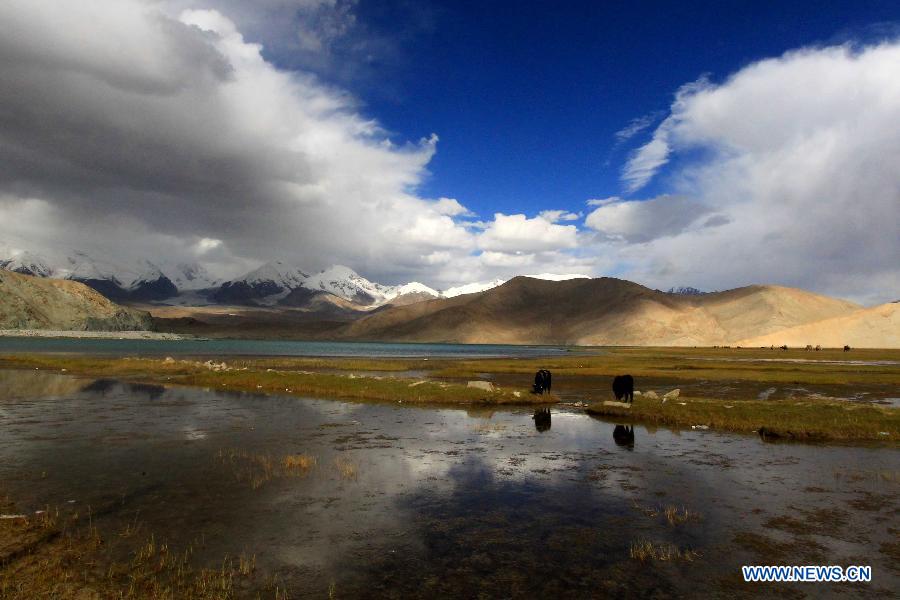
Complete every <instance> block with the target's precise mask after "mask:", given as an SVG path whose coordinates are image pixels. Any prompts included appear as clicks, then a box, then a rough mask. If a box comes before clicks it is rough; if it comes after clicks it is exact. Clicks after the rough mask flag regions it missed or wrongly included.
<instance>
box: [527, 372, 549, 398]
mask: <svg viewBox="0 0 900 600" xmlns="http://www.w3.org/2000/svg"><path fill="white" fill-rule="evenodd" d="M544 392H547V393H548V394H549V393H550V371H548V370H547V369H541V370H540V371H538V372H537V373H535V374H534V387H533V388H532V389H531V393H532V394H541V395H543V394H544Z"/></svg>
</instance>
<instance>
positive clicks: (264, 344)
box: [0, 337, 568, 358]
mask: <svg viewBox="0 0 900 600" xmlns="http://www.w3.org/2000/svg"><path fill="white" fill-rule="evenodd" d="M4 352H5V353H11V352H77V353H79V354H110V355H117V356H121V355H132V356H133V355H141V356H144V355H146V356H159V355H172V356H178V355H191V356H206V355H209V356H343V357H364V358H431V357H433V358H512V357H521V358H536V357H540V356H555V355H560V354H564V353H566V352H568V350H567V349H566V348H562V347H557V346H508V345H502V344H407V343H386V342H384V343H383V342H310V341H300V340H231V339H211V340H199V339H197V340H194V339H185V340H128V339H108V338H105V339H94V338H84V339H81V338H41V337H0V353H4Z"/></svg>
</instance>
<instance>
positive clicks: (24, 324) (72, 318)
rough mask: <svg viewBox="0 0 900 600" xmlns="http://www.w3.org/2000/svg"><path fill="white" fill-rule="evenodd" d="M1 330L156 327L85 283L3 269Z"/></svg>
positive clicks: (146, 317)
mask: <svg viewBox="0 0 900 600" xmlns="http://www.w3.org/2000/svg"><path fill="white" fill-rule="evenodd" d="M0 329H53V330H67V331H141V330H149V329H152V321H151V319H150V315H149V314H147V313H145V312H143V311H140V310H134V309H130V308H125V307H123V306H119V305H118V304H115V303H114V302H112V301H110V300H107V299H106V298H105V297H104V296H102V295H100V294H99V293H98V292H95V291H94V290H92V289H91V288H89V287H88V286H86V285H84V284H83V283H78V282H77V281H66V280H60V279H44V278H40V277H33V276H31V275H21V274H19V273H13V272H12V271H5V270H2V269H0Z"/></svg>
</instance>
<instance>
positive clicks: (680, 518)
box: [663, 504, 702, 525]
mask: <svg viewBox="0 0 900 600" xmlns="http://www.w3.org/2000/svg"><path fill="white" fill-rule="evenodd" d="M663 512H664V513H665V515H666V521H668V522H669V525H681V524H682V523H688V522H697V521H700V520H701V518H702V517H701V516H700V513H698V512H696V511H693V510H689V509H687V508H685V507H683V506H682V507H681V508H679V507H677V506H674V505H671V504H670V505H669V506H666V508H665V509H664V511H663Z"/></svg>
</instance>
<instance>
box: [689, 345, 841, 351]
mask: <svg viewBox="0 0 900 600" xmlns="http://www.w3.org/2000/svg"><path fill="white" fill-rule="evenodd" d="M694 347H695V348H696V346H694ZM713 348H731V346H713ZM735 348H737V349H738V350H741V348H742V347H741V346H735ZM759 349H760V350H765V349H766V347H765V346H760V347H759ZM821 349H822V346H820V345H818V344H816V346H815V347H813V345H812V344H807V345H806V351H807V352H811V351H813V350H815V351H816V352H818V351H819V350H821ZM769 350H784V351H787V350H789V348H788V347H787V344H784V345H782V346H775V345H772V346H769ZM844 352H850V346H844Z"/></svg>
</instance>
